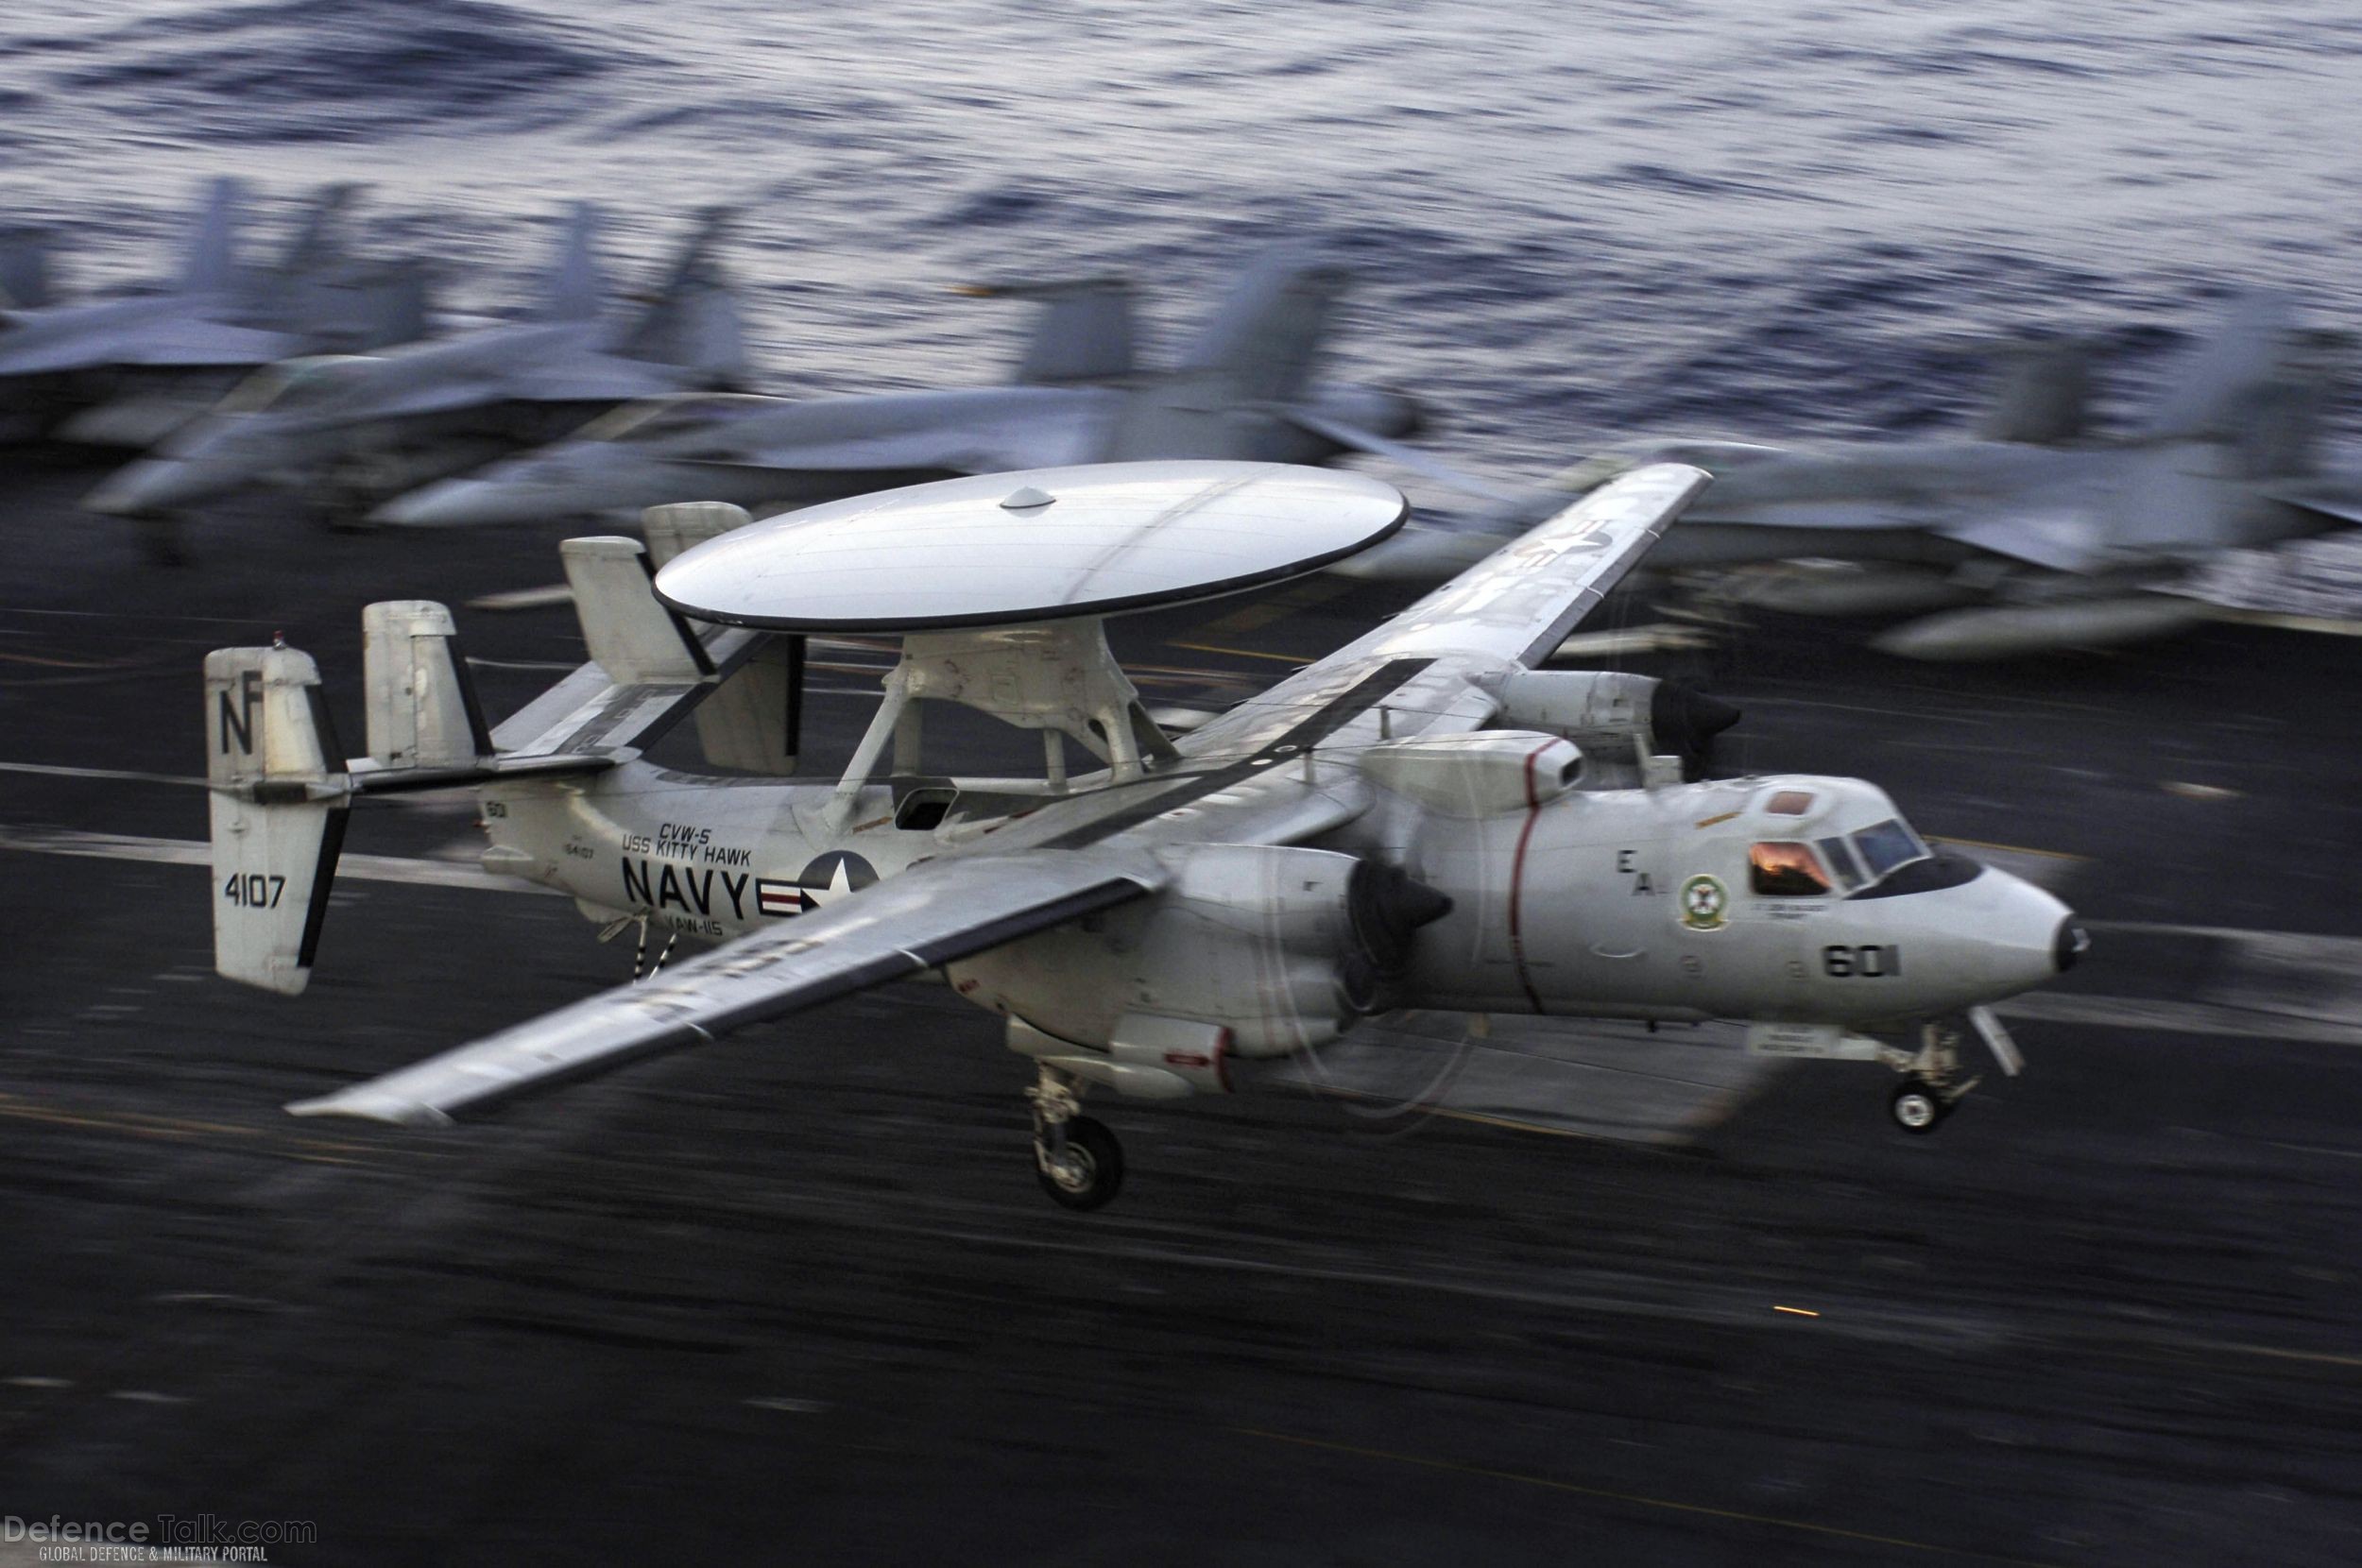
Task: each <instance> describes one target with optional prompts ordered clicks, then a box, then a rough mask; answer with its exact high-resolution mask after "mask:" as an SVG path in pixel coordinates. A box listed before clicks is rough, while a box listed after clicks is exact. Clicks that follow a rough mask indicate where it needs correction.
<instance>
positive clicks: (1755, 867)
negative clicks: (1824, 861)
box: [1747, 840, 1829, 898]
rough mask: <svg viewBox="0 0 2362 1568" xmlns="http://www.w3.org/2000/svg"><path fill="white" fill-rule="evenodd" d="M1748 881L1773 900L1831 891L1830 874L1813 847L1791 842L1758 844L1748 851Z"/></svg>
mask: <svg viewBox="0 0 2362 1568" xmlns="http://www.w3.org/2000/svg"><path fill="white" fill-rule="evenodd" d="M1747 881H1748V885H1749V886H1751V887H1753V888H1754V890H1755V891H1756V892H1757V893H1760V894H1763V895H1766V896H1767V897H1772V898H1810V897H1813V896H1815V895H1819V894H1823V893H1826V892H1828V891H1829V874H1828V873H1827V872H1825V871H1823V870H1822V869H1821V861H1820V860H1819V858H1818V857H1816V856H1815V855H1814V854H1813V852H1812V845H1810V844H1799V843H1796V842H1794V841H1792V840H1781V841H1776V842H1773V843H1771V844H1757V845H1755V846H1754V848H1753V849H1751V850H1749V851H1748V852H1747Z"/></svg>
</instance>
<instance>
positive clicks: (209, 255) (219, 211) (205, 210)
mask: <svg viewBox="0 0 2362 1568" xmlns="http://www.w3.org/2000/svg"><path fill="white" fill-rule="evenodd" d="M245 206H246V186H245V184H244V183H243V182H242V181H239V180H236V179H229V178H228V177H224V178H222V179H216V180H214V182H213V184H212V185H210V186H208V187H207V188H206V192H205V205H204V206H202V207H200V208H199V209H197V221H196V222H195V223H194V224H192V225H191V226H190V228H189V238H188V248H187V252H186V256H185V259H184V260H183V261H182V263H181V266H180V286H181V287H182V288H184V289H186V290H188V291H189V292H190V293H192V294H213V293H218V292H220V291H221V290H224V289H229V288H234V287H236V286H237V282H238V226H239V224H240V222H241V221H242V219H243V217H244V209H245Z"/></svg>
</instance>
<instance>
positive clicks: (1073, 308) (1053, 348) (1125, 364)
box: [958, 277, 1138, 386]
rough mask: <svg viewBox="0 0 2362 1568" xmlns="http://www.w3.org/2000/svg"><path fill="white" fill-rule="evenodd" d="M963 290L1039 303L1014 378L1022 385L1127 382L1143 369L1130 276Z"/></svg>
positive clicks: (978, 295)
mask: <svg viewBox="0 0 2362 1568" xmlns="http://www.w3.org/2000/svg"><path fill="white" fill-rule="evenodd" d="M958 292H960V293H962V294H965V295H968V296H970V297H972V298H978V299H1029V300H1033V301H1036V303H1037V304H1038V305H1039V307H1040V309H1039V313H1038V314H1037V315H1036V317H1035V320H1034V332H1033V335H1032V337H1030V338H1028V339H1027V340H1026V344H1025V354H1024V357H1023V358H1022V359H1020V360H1018V366H1017V373H1016V374H1015V375H1014V376H1012V377H1011V378H1010V380H1011V382H1012V383H1014V384H1016V385H1018V386H1075V385H1088V384H1090V383H1096V382H1114V381H1121V380H1123V379H1124V378H1126V377H1128V376H1130V375H1131V374H1132V373H1133V372H1134V371H1135V370H1136V369H1137V368H1138V365H1137V363H1136V359H1135V352H1136V349H1135V343H1136V338H1135V334H1134V332H1133V325H1132V283H1131V280H1129V279H1127V278H1121V277H1102V278H1074V279H1068V280H1064V281H1057V282H1043V283H984V284H977V285H970V286H968V287H965V288H962V289H960V290H959V291H958Z"/></svg>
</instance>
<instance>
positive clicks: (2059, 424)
mask: <svg viewBox="0 0 2362 1568" xmlns="http://www.w3.org/2000/svg"><path fill="white" fill-rule="evenodd" d="M1998 358H1999V361H2000V366H1999V370H2000V375H1999V383H2000V384H1999V386H1998V388H1997V389H1996V390H1995V392H1994V398H1993V401H1992V402H1991V403H1990V404H1989V405H1988V406H1987V407H1986V410H1985V414H1984V417H1983V418H1980V419H1979V420H1977V435H1980V436H1982V437H1983V438H1984V439H1986V440H1988V441H2019V442H2025V443H2027V444H2028V445H2032V446H2063V445H2065V444H2066V443H2068V442H2071V441H2080V440H2081V439H2082V438H2083V436H2084V435H2086V434H2087V432H2088V428H2089V419H2090V409H2091V350H2090V349H2089V347H2088V346H2087V345H2085V344H2081V343H2076V342H2034V341H2028V342H2024V343H2013V344H2010V345H2007V346H2005V347H2004V348H2003V349H2001V351H2000V354H1999V356H1998Z"/></svg>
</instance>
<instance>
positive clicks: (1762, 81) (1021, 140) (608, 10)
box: [0, 0, 2362, 476]
mask: <svg viewBox="0 0 2362 1568" xmlns="http://www.w3.org/2000/svg"><path fill="white" fill-rule="evenodd" d="M2357 148H2362V10H2357V9H2355V8H2353V7H2352V6H2351V5H2341V4H2327V3H2309V0H2308V3H2290V4H2280V5H2239V4H2231V3H2224V0H2212V3H2181V4H2160V5H2125V4H2066V5H2060V4H2051V3H2031V0H1988V3H1985V4H1976V5H1956V6H1943V7H1921V6H1908V7H1906V6H1896V5H1892V4H1860V3H1853V0H1687V3H1683V0H1670V3H1651V4H1595V5H1582V6H1571V5H1561V6H1554V5H1537V4H1532V3H1524V0H1440V3H1431V0H1422V3H1418V4H1383V3H1380V4H1350V5H1348V4H1323V3H1313V0H1257V3H1255V4H1241V5H1192V6H1181V5H1176V6H1171V7H1164V8H1149V7H1141V6H1136V5H1129V4H1107V5H1041V4H1031V3H1026V0H992V3H982V0H920V3H908V4H893V3H881V4H878V5H871V6H849V7H844V6H818V5H798V4H782V3H778V0H761V3H755V0H666V3H663V4H637V3H635V4H622V3H617V0H576V3H572V4H558V3H556V0H520V3H506V4H503V3H495V0H263V3H257V4H190V3H184V0H104V3H91V0H66V3H55V4H41V3H38V0H36V3H33V4H27V5H21V6H10V7H8V8H6V9H5V10H4V11H0V154H4V155H5V162H0V196H4V197H5V201H6V206H7V211H6V212H5V213H0V219H6V220H12V221H15V222H25V223H36V224H44V225H49V226H54V227H55V228H57V229H59V230H61V231H62V233H63V242H64V247H65V254H64V256H63V259H62V266H63V272H64V277H65V282H66V286H67V287H68V288H69V289H70V290H74V291H77V292H87V291H92V290H98V289H105V288H115V287H121V286H124V285H126V284H128V283H130V282H132V281H137V280H139V279H141V278H143V277H150V276H154V275H155V274H157V273H158V272H160V271H162V270H163V269H164V268H165V267H166V265H167V261H168V256H169V252H170V247H171V243H172V235H173V234H174V232H175V230H176V228H177V226H178V224H179V223H180V219H181V215H182V213H183V212H184V210H185V208H186V206H187V204H188V202H189V200H190V198H191V196H192V193H193V191H194V189H195V188H196V186H197V183H198V182H199V181H200V180H201V179H205V178H207V177H210V176H212V175H215V174H218V173H224V172H234V173H238V174H242V175H246V176H248V177H249V178H250V179H253V180H255V181H256V182H257V184H258V186H259V187H260V188H261V190H262V191H263V193H264V195H265V201H264V203H263V205H264V213H263V215H264V217H265V220H266V223H267V224H276V223H277V222H278V221H279V220H280V219H281V218H282V216H283V214H284V213H285V212H286V211H287V210H288V209H289V207H290V206H291V204H292V202H293V200H294V198H295V197H296V196H298V194H299V193H300V191H301V190H303V189H304V188H305V187H306V186H307V185H309V184H310V183H312V182H317V181H322V180H329V179H361V180H366V181H368V183H369V184H370V185H371V187H372V192H371V194H370V196H368V200H367V203H366V205H365V206H364V207H363V208H361V209H360V210H359V213H358V214H357V216H358V223H357V228H358V230H359V231H360V233H361V235H362V236H363V237H364V239H365V240H366V242H367V243H368V245H371V246H376V247H382V248H385V249H388V250H400V251H412V250H415V251H422V252H424V253H427V254H429V255H432V256H434V257H436V258H439V259H440V260H441V262H442V263H443V264H444V266H443V273H442V277H443V289H442V293H443V296H444V298H446V299H447V300H448V301H449V302H450V303H451V304H452V305H454V306H455V307H458V308H462V309H466V310H470V311H478V312H500V311H504V310H507V309H512V308H514V307H515V306H516V305H517V304H518V303H520V302H522V300H523V299H524V298H527V297H528V296H529V293H530V290H531V287H532V281H533V276H534V274H535V271H536V269H537V268H538V266H539V257H540V254H541V252H542V250H543V249H544V248H545V247H546V246H547V244H548V243H549V232H550V229H551V225H552V221H553V218H554V216H555V215H556V213H557V212H558V210H559V208H560V206H561V204H562V203H564V202H566V201H569V200H572V199H574V198H578V197H590V198H595V199H596V200H597V201H598V202H600V203H601V204H602V205H603V207H604V208H605V210H606V212H607V213H608V230H607V244H608V253H609V255H610V257H611V258H612V264H613V265H614V267H615V269H616V271H617V273H618V274H619V276H621V277H622V278H624V279H626V280H631V279H638V278H644V277H645V276H646V275H647V274H648V273H649V272H650V271H651V270H652V269H653V268H654V267H655V266H657V265H658V264H659V260H660V258H661V256H662V254H663V251H664V249H665V247H666V246H667V245H668V243H669V236H671V235H672V234H673V233H675V232H676V230H678V228H679V226H680V225H681V224H682V223H683V222H685V221H686V219H687V217H688V215H689V214H690V213H691V212H692V211H693V209H694V208H696V207H698V206H700V205H703V204H706V203H711V202H727V203H734V204H736V205H738V206H739V207H740V208H742V209H743V219H742V222H741V227H740V230H739V234H738V238H737V240H736V242H735V244H734V246H733V247H732V248H731V251H730V261H731V264H732V266H733V268H734V270H735V272H736V274H737V275H738V276H739V277H740V278H741V279H743V280H744V281H745V285H746V287H747V291H748V296H749V308H750V314H751V317H752V334H753V340H754V347H755V351H756V353H757V356H758V362H759V365H760V367H761V379H762V383H763V384H764V385H765V386H766V387H768V388H770V389H773V390H777V391H781V392H788V393H800V392H818V391H858V390H868V389H888V388H905V387H917V386H930V385H960V384H975V383H984V382H989V381H992V380H994V379H996V378H998V377H999V376H1000V375H1001V373H1002V370H1003V367H1004V366H1005V365H1006V364H1007V363H1008V362H1009V360H1010V358H1011V356H1012V355H1013V354H1014V352H1015V351H1016V345H1017V336H1018V330H1019V328H1020V326H1021V322H1020V320H1019V318H1018V315H1017V314H1016V307H1013V306H1010V305H1007V304H999V303H994V302H990V301H980V300H974V299H967V298H957V297H955V296H953V295H952V294H951V293H950V289H951V288H952V287H953V286H954V285H958V284H961V283H967V282H973V281H993V280H1009V279H1019V278H1027V277H1035V278H1049V277H1058V276H1066V275H1075V274H1083V273H1098V272H1103V271H1106V270H1109V269H1112V268H1121V269H1126V270H1129V271H1131V272H1132V273H1134V274H1135V275H1136V276H1137V277H1138V279H1139V281H1140V282H1141V283H1142V285H1143V287H1144V288H1145V289H1146V290H1147V297H1148V303H1149V309H1150V314H1151V315H1152V317H1153V320H1154V323H1155V329H1156V332H1155V339H1156V340H1157V342H1158V344H1159V346H1161V347H1162V348H1165V349H1170V347H1172V345H1173V344H1174V343H1175V342H1176V341H1177V340H1178V338H1179V337H1180V336H1181V334H1182V333H1183V332H1185V331H1186V329H1187V327H1188V324H1189V323H1190V321H1192V320H1193V319H1194V318H1195V317H1196V315H1198V314H1199V313H1200V312H1201V311H1202V310H1203V309H1204V308H1205V300H1206V298H1207V292H1208V291H1209V290H1211V289H1213V288H1214V287H1216V286H1217V285H1218V284H1219V283H1220V282H1221V281H1223V279H1224V276H1225V275H1226V273H1227V272H1228V271H1229V270H1230V269H1231V268H1232V267H1234V266H1235V265H1236V264H1238V263H1239V262H1240V261H1241V258H1242V257H1244V256H1246V255H1247V254H1249V253H1250V252H1252V251H1253V250H1254V249H1255V248H1256V247H1258V246H1259V245H1261V244H1264V243H1267V242H1269V241H1271V240H1273V239H1275V238H1279V237H1282V236H1290V237H1302V236H1306V235H1312V236H1318V237H1319V238H1320V239H1322V240H1323V241H1324V242H1325V243H1326V245H1328V246H1330V247H1333V248H1334V249H1335V251H1336V252H1337V253H1338V254H1340V255H1342V256H1344V258H1346V259H1347V260H1349V261H1350V262H1351V263H1352V264H1354V266H1355V267H1356V268H1357V269H1358V270H1359V272H1360V274H1361V278H1362V282H1361V286H1360V291H1359V293H1358V295H1357V297H1356V300H1355V303H1354V306H1353V309H1352V311H1351V314H1350V316H1349V319H1348V326H1347V332H1346V335H1345V337H1344V341H1343V342H1342V343H1341V345H1340V347H1339V349H1338V353H1337V365H1338V367H1339V368H1340V369H1341V370H1342V371H1343V372H1344V373H1348V374H1351V375H1353V376H1356V377H1359V378H1364V379H1371V380H1377V381H1380V382H1385V383H1391V384H1395V385H1398V386H1401V387H1403V388H1405V389H1408V390H1411V391H1413V392H1415V393H1417V394H1419V395H1421V396H1422V397H1424V398H1425V399H1427V400H1428V401H1429V402H1430V403H1431V404H1432V406H1433V408H1434V410H1435V412H1436V414H1437V416H1438V419H1437V425H1436V427H1435V429H1434V430H1433V431H1432V432H1431V433H1430V435H1429V440H1430V441H1431V442H1432V443H1433V444H1435V445H1436V446H1438V447H1439V448H1440V449H1442V450H1444V451H1446V452H1449V453H1450V454H1451V455H1452V456H1453V457H1454V458H1455V459H1457V460H1459V461H1461V462H1463V464H1465V465H1466V466H1468V467H1471V468H1474V469H1478V470H1480V471H1483V472H1488V473H1492V474H1495V475H1498V476H1517V475H1529V474H1537V473H1540V472H1543V471H1546V470H1548V469H1551V468H1554V467H1556V466H1558V465H1559V464H1560V463H1562V462H1564V461H1566V460H1568V459H1570V458H1571V457H1573V456H1575V455H1578V454H1580V453H1581V452H1583V451H1585V450H1587V449H1588V448H1590V447H1592V446H1595V445H1596V444H1598V443H1599V442H1600V441H1602V440H1605V439H1609V438H1613V437H1621V436H1629V435H1661V434H1675V433H1680V434H1720V435H1745V436H1759V437H1764V438H1769V439H1786V438H1794V437H1801V436H1812V435H1850V434H1857V433H1861V432H1903V431H1922V430H1931V429H1938V428H1942V427H1943V426H1945V425H1947V424H1951V423H1956V422H1958V421H1960V420H1961V419H1963V418H1966V417H1967V416H1968V415H1969V414H1971V413H1972V412H1973V411H1974V409H1975V407H1976V405H1977V402H1978V401H1979V399H1980V398H1981V397H1982V396H1983V380H1982V377H1983V370H1982V361H1981V357H1980V355H1981V351H1982V349H1983V346H1984V345H1986V344H1987V343H1989V342H1990V341H1991V340H1993V339H1994V338H1995V337H1998V336H2002V335H2006V334H2010V333H2013V332H2021V331H2028V330H2040V331H2045V332H2078V333H2088V334H2092V335H2094V336H2096V337H2097V338H2099V339H2100V340H2102V342H2103V343H2105V344H2106V345H2107V346H2108V348H2109V349H2110V350H2111V351H2112V354H2113V356H2114V357H2113V359H2112V361H2111V365H2112V369H2111V374H2110V376H2109V379H2108V383H2107V385H2106V388H2105V390H2106V394H2107V398H2108V400H2109V406H2110V407H2111V408H2112V410H2113V411H2114V412H2115V413H2116V414H2117V415H2119V416H2120V417H2121V416H2124V415H2126V414H2127V413H2128V412H2129V411H2130V410H2131V409H2132V408H2133V407H2135V406H2136V405H2137V403H2138V402H2139V401H2140V400H2141V399H2142V398H2144V397H2145V396H2147V395H2148V393H2149V392H2150V391H2151V389H2152V387H2153V384H2154V382H2155V379H2156V377H2157V375H2158V374H2159V372H2160V370H2161V368H2162V366H2164V364H2165V361H2166V359H2167V357H2168V356H2169V353H2170V351H2171V350H2172V349H2174V348H2175V347H2177V346H2178V345H2179V344H2181V343H2182V342H2183V341H2184V340H2185V338H2186V337H2187V335H2188V334H2189V333H2191V332H2193V331H2195V330H2197V329H2199V327H2200V326H2201V325H2202V324H2203V322H2204V320H2205V318H2206V315H2207V313H2208V312H2209V310H2210V308H2211V306H2212V303H2213V302H2214V301H2216V300H2217V299H2218V298H2219V297H2220V296H2221V295H2222V294H2223V293H2224V292H2225V291H2227V290H2229V289H2232V288H2234V287H2236V286H2239V285H2243V284H2247V283H2253V282H2263V283H2269V284H2273V285H2278V286H2281V287H2285V288H2287V289H2290V290H2292V291H2294V292H2295V293H2296V294H2297V295H2298V296H2299V297H2300V298H2302V300H2303V301H2304V302H2305V304H2306V306H2307V307H2308V310H2309V313H2310V315H2311V316H2312V318H2313V319H2314V321H2315V322H2316V323H2317V324H2319V325H2320V326H2323V327H2337V328H2345V327H2349V326H2352V325H2353V324H2355V323H2356V322H2357V321H2362V264H2357V261H2356V240H2357V235H2362V200H2358V199H2357V196H2362V161H2358V160H2357V156H2356V149H2357ZM2338 424H2339V427H2340V429H2341V430H2342V431H2343V432H2344V433H2345V434H2347V435H2352V434H2353V433H2354V431H2355V429H2356V428H2357V427H2356V421H2355V418H2354V415H2353V411H2352V409H2351V408H2342V409H2341V410H2340V412H2339V418H2338Z"/></svg>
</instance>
